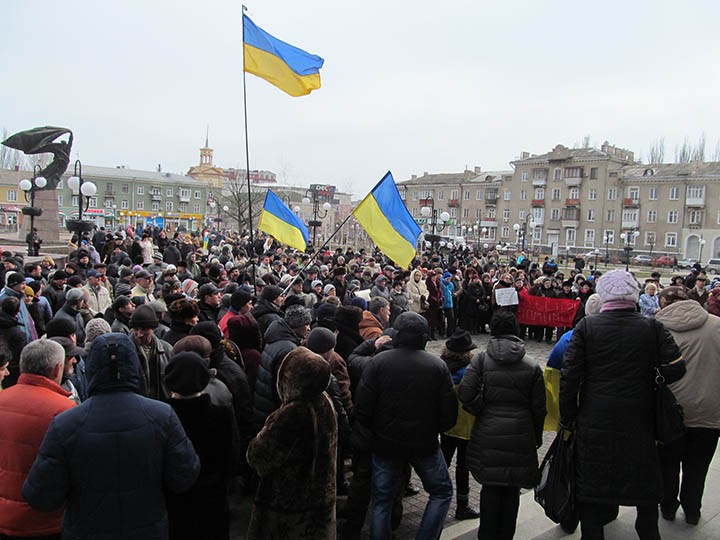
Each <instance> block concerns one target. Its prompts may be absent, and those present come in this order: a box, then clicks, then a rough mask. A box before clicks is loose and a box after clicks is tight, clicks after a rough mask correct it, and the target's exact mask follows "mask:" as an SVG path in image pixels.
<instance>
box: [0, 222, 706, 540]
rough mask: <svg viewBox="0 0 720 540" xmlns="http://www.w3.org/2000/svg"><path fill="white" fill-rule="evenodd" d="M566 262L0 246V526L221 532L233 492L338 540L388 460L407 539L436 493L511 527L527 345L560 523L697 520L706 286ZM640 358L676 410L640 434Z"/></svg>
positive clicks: (433, 520)
mask: <svg viewBox="0 0 720 540" xmlns="http://www.w3.org/2000/svg"><path fill="white" fill-rule="evenodd" d="M582 272H583V268H582V266H580V267H579V268H578V267H576V268H574V269H572V270H570V271H568V273H567V276H566V275H565V274H564V272H562V271H561V270H560V269H559V268H558V265H557V264H556V262H555V260H554V259H553V258H551V257H548V258H546V259H545V261H544V262H542V263H540V262H535V261H531V260H530V259H529V258H527V257H526V256H525V255H524V254H523V253H519V254H517V255H516V256H515V257H513V258H512V259H511V260H508V261H506V262H501V261H500V257H499V254H498V253H497V252H495V251H485V252H473V251H472V250H471V249H469V248H457V249H455V250H453V251H451V252H450V253H448V254H444V255H440V254H438V253H434V252H427V253H422V254H420V256H418V258H417V259H416V260H415V261H414V262H413V264H412V265H411V267H410V268H408V269H402V268H396V266H395V265H393V264H392V261H389V260H387V259H386V258H384V257H383V256H382V254H381V253H378V252H374V253H367V252H366V251H365V250H362V249H361V250H358V251H355V250H352V249H347V250H341V249H337V250H335V251H330V250H323V251H320V252H316V253H312V254H306V253H300V252H296V251H293V250H289V249H284V248H283V247H281V246H279V245H277V243H276V242H274V241H273V239H272V238H267V237H262V238H260V237H258V238H256V239H254V240H251V239H249V238H247V236H244V235H241V234H237V235H235V234H230V233H227V232H225V233H221V232H220V231H207V232H206V233H204V234H202V233H201V234H198V233H195V234H191V233H179V232H176V233H174V234H172V235H168V233H167V232H166V231H164V230H161V229H157V228H154V229H153V228H151V227H148V228H145V229H137V230H134V229H131V228H128V229H125V230H119V231H116V232H112V231H105V230H104V229H102V228H101V229H99V230H96V231H95V232H94V234H93V235H92V236H91V235H87V236H85V237H83V238H73V239H72V240H71V241H70V242H69V244H68V262H67V263H66V264H65V265H64V266H63V268H58V267H57V265H56V264H55V262H54V261H53V260H52V259H51V258H49V257H44V258H42V260H41V261H40V262H37V263H36V262H24V261H23V258H22V256H21V255H19V254H13V253H10V252H6V253H3V263H2V267H1V268H0V287H2V290H1V291H0V381H2V387H3V389H4V390H3V391H2V392H0V439H2V440H3V441H4V444H3V445H2V447H1V448H0V479H11V480H0V539H5V538H17V537H23V538H27V537H34V538H60V537H61V535H62V538H73V539H74V538H78V539H80V538H99V537H102V538H138V539H141V538H164V537H169V538H171V539H184V538H188V539H189V538H208V539H211V538H212V539H221V538H228V537H229V526H230V513H229V506H228V497H229V495H230V494H236V495H238V496H252V497H253V511H252V516H251V518H250V521H249V523H248V524H247V527H248V537H249V538H281V537H284V538H335V537H339V538H347V539H353V538H359V537H360V534H361V530H362V528H363V525H364V523H365V521H366V517H367V515H368V513H369V515H370V534H371V537H372V538H378V539H380V538H382V539H384V538H390V536H391V534H392V533H391V531H392V530H394V529H396V528H397V527H398V526H399V524H400V520H401V519H402V499H403V496H411V495H413V494H415V493H417V492H418V488H416V487H415V486H414V485H413V483H412V482H411V481H410V478H411V474H410V471H411V467H412V469H414V471H415V472H416V474H417V475H418V476H419V477H420V479H421V480H422V485H423V488H424V489H425V490H426V491H427V492H428V493H429V501H428V504H427V507H426V510H425V513H424V515H423V518H422V522H421V524H420V528H419V531H418V538H439V535H440V532H441V530H442V527H443V524H444V521H445V517H446V515H447V513H448V511H449V508H450V505H451V502H452V499H453V497H455V498H456V513H455V517H456V519H477V518H479V519H480V521H479V523H480V524H479V529H478V537H479V538H485V539H495V538H497V539H501V538H502V539H506V538H507V539H510V538H512V537H513V535H514V531H515V522H516V519H517V512H518V504H519V496H520V489H521V488H532V487H534V486H535V485H536V484H537V482H538V480H539V478H538V462H537V448H539V447H540V445H541V443H542V433H543V425H544V421H545V417H546V407H551V406H552V404H550V403H546V390H545V383H544V381H543V372H542V370H541V368H540V366H539V365H538V364H537V363H536V362H534V361H533V360H531V359H529V357H528V356H527V355H526V352H525V345H524V340H526V339H534V340H537V341H546V342H556V341H557V345H556V348H557V347H562V350H563V353H562V354H560V358H561V360H560V365H559V367H560V368H562V369H563V380H562V385H563V386H562V390H561V393H560V400H559V414H560V418H561V422H562V423H563V425H566V426H568V427H572V429H574V430H575V431H576V437H577V459H578V508H579V511H580V521H581V525H582V529H583V538H587V539H595V538H602V529H603V526H604V525H605V524H606V523H608V522H609V521H611V520H612V519H613V517H614V515H616V514H617V510H616V506H617V505H631V506H637V507H638V527H637V528H638V533H639V535H640V538H643V539H645V538H647V539H651V538H652V539H655V538H659V533H658V532H657V504H658V503H659V502H660V499H661V498H662V504H661V507H660V508H661V511H662V515H663V517H665V518H666V519H671V518H672V519H674V517H675V513H676V511H677V509H678V507H679V506H680V505H682V507H683V509H684V512H685V517H686V521H687V522H688V523H697V522H698V520H699V517H700V501H701V499H702V490H703V486H704V480H705V475H706V474H707V469H708V467H709V464H710V460H711V459H712V456H713V455H714V451H715V446H716V444H717V439H718V433H719V432H720V431H719V430H720V415H719V414H717V413H716V412H715V411H716V410H717V407H714V406H710V405H709V403H711V402H712V399H714V396H716V395H717V391H718V390H720V387H718V386H717V383H716V382H715V381H717V380H720V378H718V377H709V376H708V375H710V374H713V375H717V374H720V373H719V372H720V365H718V360H717V359H718V358H720V355H718V354H717V353H719V352H720V342H719V341H718V340H719V339H720V338H718V337H717V336H718V335H720V334H718V333H717V332H716V331H715V330H716V329H717V328H716V325H715V323H716V322H717V319H716V318H715V317H714V315H718V311H720V305H719V304H718V303H717V296H718V294H720V282H718V281H717V280H715V281H713V283H712V284H710V285H708V280H707V277H706V276H705V275H704V274H703V273H702V272H701V271H700V269H693V271H692V272H691V273H690V274H688V275H687V276H676V277H674V278H673V279H672V282H671V284H670V285H669V286H667V287H663V285H662V284H661V283H660V277H661V276H660V275H656V274H653V276H652V277H651V278H649V279H648V280H647V281H646V282H645V283H643V284H641V283H638V282H637V281H636V280H635V278H634V276H632V275H631V274H629V273H626V272H622V271H611V272H609V273H607V274H606V275H602V274H601V273H600V272H599V271H591V272H590V273H589V274H588V275H585V274H583V273H582ZM511 288H514V289H515V291H516V292H517V293H518V294H517V298H518V300H517V301H516V302H511V303H507V302H505V301H500V300H499V297H500V296H501V295H499V294H498V290H499V289H511ZM526 295H532V296H542V297H545V298H549V299H552V298H557V299H562V300H573V301H575V302H576V304H577V313H576V316H575V320H574V321H573V326H572V327H571V326H528V325H525V324H519V322H518V319H517V318H516V315H515V314H516V312H517V310H518V307H519V306H520V304H521V303H522V302H523V299H524V298H526ZM502 296H503V297H504V295H502ZM591 299H593V300H591ZM592 304H595V305H596V308H591V307H590V306H591V305H592ZM600 305H602V307H601V308H600V307H598V306H600ZM586 306H587V307H588V309H587V310H586ZM598 310H600V313H597V311H598ZM648 321H649V322H648ZM573 327H574V328H573ZM484 333H487V334H489V341H488V342H487V347H486V349H485V350H483V351H477V350H476V348H477V347H476V343H475V341H476V340H474V339H473V336H476V335H478V334H484ZM438 339H445V340H446V341H445V343H444V347H443V352H442V354H441V355H440V356H437V355H435V354H432V353H430V352H427V351H425V347H426V344H427V342H428V341H432V340H438ZM676 340H677V342H676ZM683 358H684V360H683ZM656 359H657V360H658V361H659V362H660V365H661V367H662V370H663V373H664V374H665V376H666V379H667V381H668V382H669V383H673V384H674V385H676V386H674V387H673V388H674V390H676V391H677V396H678V400H679V401H680V402H681V404H682V405H683V407H684V408H685V410H686V424H687V426H688V431H687V434H686V436H685V438H684V440H683V441H680V442H678V443H677V444H675V445H669V446H668V447H665V448H660V451H658V449H657V447H656V445H655V441H654V438H653V436H652V426H653V419H652V410H651V404H652V379H653V373H654V371H653V366H654V362H655V360H656ZM686 366H687V374H686V375H685V376H684V377H683V374H684V373H685V370H686ZM608 374H612V376H609V375H608ZM676 381H677V382H676ZM645 383H647V384H645ZM643 384H645V387H643ZM639 387H642V388H643V389H642V390H635V389H637V388H639ZM630 389H633V390H632V391H631V390H630ZM555 405H556V406H558V404H555ZM639 426H641V427H639ZM453 459H454V460H455V462H456V467H455V486H454V487H453V482H452V479H451V477H450V473H449V469H448V465H449V464H450V463H451V461H452V460H453ZM681 464H682V467H683V482H682V486H681V485H680V482H679V480H678V478H679V470H680V467H681ZM348 470H351V471H352V476H351V478H350V480H348V474H347V473H348ZM642 471H644V473H642ZM660 471H662V477H663V482H662V483H659V482H658V481H657V479H658V478H659V477H660ZM631 473H632V474H631ZM655 473H657V475H656V474H655ZM470 474H472V476H473V477H474V478H475V479H476V480H477V481H478V482H479V483H480V484H481V485H482V491H481V501H480V508H479V511H476V510H475V509H473V508H471V506H470V503H469V495H470V493H469V490H470V487H469V475H470ZM608 479H613V481H612V482H610V481H609V480H608ZM338 497H346V500H345V503H344V504H343V505H340V504H338ZM678 497H679V500H678ZM653 508H654V513H653ZM653 519H654V522H653ZM653 523H654V524H653Z"/></svg>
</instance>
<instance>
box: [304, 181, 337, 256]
mask: <svg viewBox="0 0 720 540" xmlns="http://www.w3.org/2000/svg"><path fill="white" fill-rule="evenodd" d="M302 202H303V204H310V203H311V202H312V205H313V218H312V221H309V222H308V225H310V227H312V231H313V241H312V244H313V249H315V247H316V246H317V228H318V227H322V220H323V219H325V218H326V217H327V215H328V212H329V211H330V208H332V206H330V203H329V202H327V201H325V202H324V203H323V205H322V209H323V212H322V214H321V213H320V200H319V199H318V194H317V190H316V189H315V188H310V189H308V190H306V191H305V196H304V197H303V200H302Z"/></svg>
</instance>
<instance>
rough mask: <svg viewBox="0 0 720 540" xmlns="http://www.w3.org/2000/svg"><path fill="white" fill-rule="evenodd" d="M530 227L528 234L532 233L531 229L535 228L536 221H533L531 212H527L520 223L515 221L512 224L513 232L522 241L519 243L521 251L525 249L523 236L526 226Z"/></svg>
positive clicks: (525, 233) (524, 235) (525, 235)
mask: <svg viewBox="0 0 720 540" xmlns="http://www.w3.org/2000/svg"><path fill="white" fill-rule="evenodd" d="M528 227H530V231H531V232H530V234H532V231H534V230H535V227H537V223H535V221H533V216H532V214H528V215H527V217H526V218H525V221H523V223H522V225H520V224H519V223H515V224H514V225H513V229H514V230H515V233H516V234H517V236H518V240H520V241H521V242H522V244H521V248H520V249H521V251H525V238H526V237H527V228H528Z"/></svg>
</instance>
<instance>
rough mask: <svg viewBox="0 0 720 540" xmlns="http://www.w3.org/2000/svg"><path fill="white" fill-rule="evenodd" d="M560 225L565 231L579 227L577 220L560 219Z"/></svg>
mask: <svg viewBox="0 0 720 540" xmlns="http://www.w3.org/2000/svg"><path fill="white" fill-rule="evenodd" d="M560 223H561V224H562V226H563V228H565V229H577V228H578V227H579V226H580V220H579V219H565V218H563V219H561V220H560Z"/></svg>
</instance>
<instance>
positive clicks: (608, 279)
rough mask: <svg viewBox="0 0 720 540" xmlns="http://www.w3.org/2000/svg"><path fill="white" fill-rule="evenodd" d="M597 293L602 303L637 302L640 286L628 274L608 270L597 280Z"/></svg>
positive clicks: (622, 271)
mask: <svg viewBox="0 0 720 540" xmlns="http://www.w3.org/2000/svg"><path fill="white" fill-rule="evenodd" d="M597 293H598V295H600V299H601V300H602V301H603V302H610V301H613V300H626V301H630V302H637V301H638V297H639V296H640V286H639V285H638V284H637V282H636V281H635V278H634V277H633V276H632V274H630V273H629V272H626V271H625V270H621V269H617V270H610V272H608V273H607V274H605V275H604V276H602V277H601V278H600V279H599V280H598V283H597Z"/></svg>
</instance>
